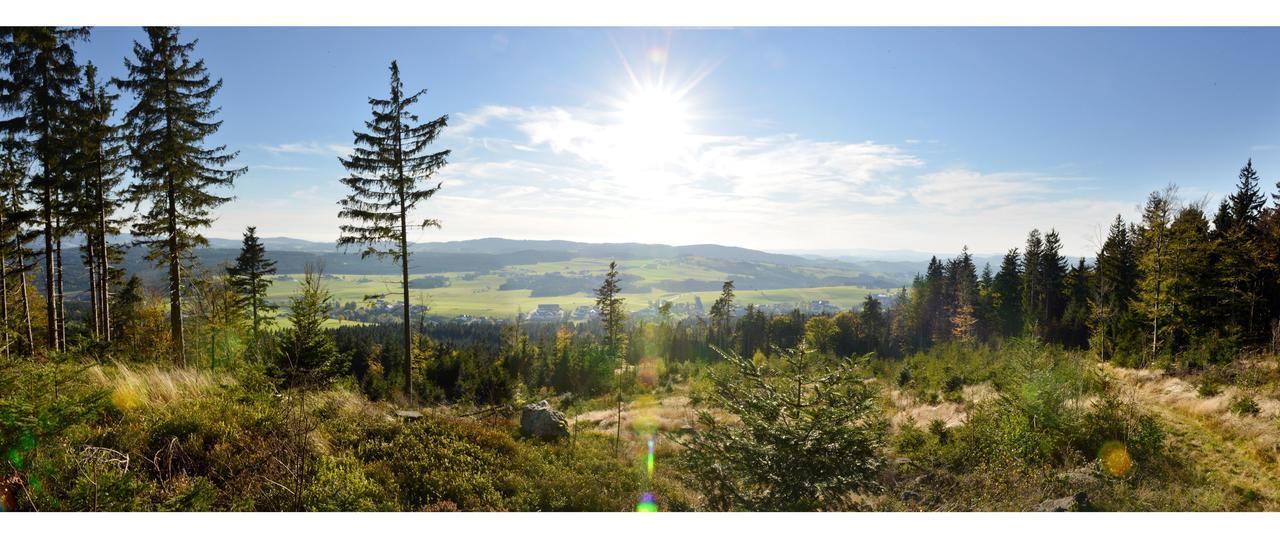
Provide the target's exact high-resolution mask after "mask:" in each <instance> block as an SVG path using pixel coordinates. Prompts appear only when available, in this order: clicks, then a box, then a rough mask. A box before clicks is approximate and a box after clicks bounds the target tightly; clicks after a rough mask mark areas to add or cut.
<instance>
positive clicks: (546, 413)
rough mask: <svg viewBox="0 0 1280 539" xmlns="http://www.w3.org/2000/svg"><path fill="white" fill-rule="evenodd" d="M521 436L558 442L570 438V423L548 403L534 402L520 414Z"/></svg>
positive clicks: (525, 406) (527, 405)
mask: <svg viewBox="0 0 1280 539" xmlns="http://www.w3.org/2000/svg"><path fill="white" fill-rule="evenodd" d="M520 434H521V435H522V436H525V437H528V438H538V439H541V440H556V439H560V438H564V437H567V436H569V422H568V421H566V420H565V418H564V414H562V413H560V412H557V411H555V410H553V409H552V408H551V405H550V404H548V403H547V401H545V400H543V401H539V402H532V403H529V404H526V405H524V410H522V411H521V412H520Z"/></svg>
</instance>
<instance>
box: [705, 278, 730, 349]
mask: <svg viewBox="0 0 1280 539" xmlns="http://www.w3.org/2000/svg"><path fill="white" fill-rule="evenodd" d="M708 314H709V315H710V317H711V328H712V330H713V333H714V335H715V341H716V345H717V346H720V347H721V348H727V347H728V346H729V345H730V344H732V343H731V341H732V339H731V337H730V335H731V334H732V333H733V281H725V282H724V284H722V285H721V286H720V297H719V298H716V301H715V303H712V304H711V312H709V313H708Z"/></svg>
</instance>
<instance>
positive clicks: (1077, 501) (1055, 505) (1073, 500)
mask: <svg viewBox="0 0 1280 539" xmlns="http://www.w3.org/2000/svg"><path fill="white" fill-rule="evenodd" d="M1088 510H1089V495H1088V494H1085V493H1084V492H1077V493H1075V495H1072V496H1067V497H1065V498H1058V499H1056V500H1045V501H1043V502H1040V505H1037V506H1036V511H1039V512H1044V513H1062V512H1077V511H1088Z"/></svg>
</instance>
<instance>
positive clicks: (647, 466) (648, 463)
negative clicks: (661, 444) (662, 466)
mask: <svg viewBox="0 0 1280 539" xmlns="http://www.w3.org/2000/svg"><path fill="white" fill-rule="evenodd" d="M645 469H646V470H647V471H648V472H649V479H653V436H650V437H649V458H648V460H646V461H645Z"/></svg>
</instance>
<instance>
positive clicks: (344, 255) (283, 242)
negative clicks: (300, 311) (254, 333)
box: [65, 236, 999, 290]
mask: <svg viewBox="0 0 1280 539" xmlns="http://www.w3.org/2000/svg"><path fill="white" fill-rule="evenodd" d="M130 239H131V238H129V237H127V236H125V237H119V238H115V239H114V240H113V242H115V243H123V242H127V241H129V240H130ZM261 239H262V242H263V244H264V246H265V247H266V251H267V256H268V257H269V258H271V259H273V260H275V261H276V263H277V271H278V272H279V273H282V274H289V273H301V272H302V271H303V270H304V268H305V267H306V266H307V265H309V264H316V265H321V266H323V268H324V271H325V272H327V273H336V274H355V275H395V274H398V273H399V271H400V269H399V266H398V265H397V264H395V263H393V262H391V261H390V260H380V259H378V258H375V257H369V258H361V257H360V254H359V252H358V251H357V250H355V249H352V250H351V251H350V252H344V251H342V250H339V249H337V246H336V245H335V244H333V243H329V242H317V241H308V240H301V239H297V238H289V237H280V236H275V237H264V238H261ZM75 243H76V242H71V244H72V245H75ZM241 243H242V240H240V239H229V238H209V246H208V247H204V248H200V249H196V251H195V252H194V253H193V255H194V257H195V258H196V259H197V260H198V262H199V266H201V267H203V268H205V270H209V271H220V270H219V269H218V268H220V267H222V266H223V265H225V264H228V263H231V262H233V261H234V259H235V257H236V255H237V254H238V252H239V249H240V246H241ZM410 250H411V251H412V252H413V253H414V256H413V257H412V258H411V259H410V272H412V273H416V274H423V273H446V272H459V273H472V272H480V273H484V272H490V271H496V270H499V269H502V268H504V267H507V266H516V265H527V264H536V263H543V262H560V261H568V260H572V259H575V258H597V259H615V260H620V261H622V260H637V259H690V260H693V261H694V263H695V264H698V265H701V266H706V267H715V268H718V269H720V270H723V271H726V272H728V273H729V274H730V275H736V276H738V279H739V280H741V281H742V283H741V284H743V285H744V286H751V285H752V284H753V281H756V282H758V283H773V284H776V285H779V286H776V287H790V286H795V287H809V286H831V284H814V283H815V282H816V281H814V280H813V279H808V280H805V279H798V278H797V274H796V273H795V272H794V271H792V268H827V269H831V270H838V271H839V273H843V274H845V275H858V276H860V277H858V278H857V279H856V282H857V283H858V284H861V285H863V286H868V287H871V288H890V287H898V286H905V285H908V284H909V283H910V282H911V278H912V277H914V276H915V275H916V274H918V273H922V272H923V271H924V270H925V268H926V266H927V263H928V259H927V258H925V259H923V260H907V261H883V260H861V259H849V258H846V259H835V258H826V257H818V256H800V255H794V254H778V253H770V252H766V251H760V250H756V249H748V248H744V247H733V246H726V245H716V244H695V245H665V244H654V243H634V242H629V243H586V242H576V241H568V240H515V239H507V238H479V239H473V240H460V241H446V242H430V243H419V244H414V245H412V246H411V247H410ZM144 251H145V249H143V248H142V247H132V248H130V249H128V253H127V254H126V257H125V260H124V263H123V264H122V265H121V267H123V268H124V269H125V270H126V272H128V273H137V274H139V275H140V276H141V277H142V278H143V279H144V281H146V282H147V283H149V284H151V285H155V286H160V285H162V284H163V282H164V275H163V272H161V271H160V270H157V269H156V268H155V267H154V266H152V265H151V264H150V263H149V262H147V261H145V260H144V259H143V254H144ZM977 262H978V267H979V268H981V267H982V264H983V260H982V259H981V258H979V259H977ZM998 262H999V261H998V259H997V260H996V264H997V265H998ZM770 265H772V266H775V267H777V269H774V270H771V269H769V268H770V267H771V266H770ZM806 271H808V270H806ZM65 276H66V281H67V286H68V288H69V289H71V290H78V289H80V288H82V287H81V286H80V285H83V284H84V283H85V282H87V276H86V275H84V268H83V267H82V265H81V264H68V265H67V267H66V270H65ZM760 279H765V280H764V281H759V280H760ZM668 284H669V285H671V286H673V287H674V286H693V285H695V284H696V285H698V286H705V283H695V282H693V280H690V282H688V283H685V282H674V281H673V282H672V283H668ZM833 284H834V283H833ZM781 285H786V286H781ZM762 286H763V284H762Z"/></svg>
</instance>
